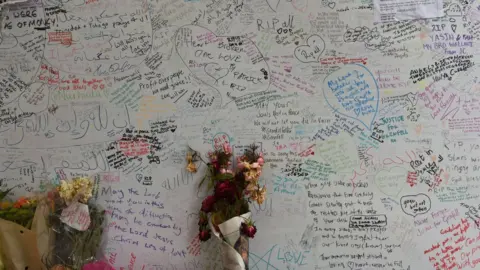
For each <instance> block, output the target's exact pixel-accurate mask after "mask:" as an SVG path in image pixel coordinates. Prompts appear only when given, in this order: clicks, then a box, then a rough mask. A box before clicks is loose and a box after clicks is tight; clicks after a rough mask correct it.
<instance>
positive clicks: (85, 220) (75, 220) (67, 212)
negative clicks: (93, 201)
mask: <svg viewBox="0 0 480 270" xmlns="http://www.w3.org/2000/svg"><path fill="white" fill-rule="evenodd" d="M60 220H61V221H62V222H63V223H65V224H67V225H68V226H70V227H72V228H74V229H77V230H79V231H85V230H86V229H87V228H88V226H90V212H89V211H88V205H86V204H83V203H79V202H76V203H72V204H70V205H69V206H68V207H67V208H65V209H63V211H62V216H61V217H60Z"/></svg>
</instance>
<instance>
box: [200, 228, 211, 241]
mask: <svg viewBox="0 0 480 270" xmlns="http://www.w3.org/2000/svg"><path fill="white" fill-rule="evenodd" d="M210 236H211V235H210V230H203V231H200V232H199V233H198V239H200V241H207V240H208V239H210Z"/></svg>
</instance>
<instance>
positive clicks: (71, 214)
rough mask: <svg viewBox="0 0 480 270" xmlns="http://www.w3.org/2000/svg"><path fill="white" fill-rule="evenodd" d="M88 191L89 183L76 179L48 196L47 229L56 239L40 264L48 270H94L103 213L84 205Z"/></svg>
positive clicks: (90, 185)
mask: <svg viewBox="0 0 480 270" xmlns="http://www.w3.org/2000/svg"><path fill="white" fill-rule="evenodd" d="M92 190H93V182H92V181H91V179H90V178H84V177H80V178H74V179H73V181H71V182H66V181H64V180H62V181H61V184H60V186H59V187H57V188H56V189H55V190H54V191H53V192H52V193H51V194H50V199H51V202H52V204H53V205H54V211H53V212H52V213H51V215H50V216H49V225H50V226H51V228H52V230H53V231H54V232H55V234H56V237H55V243H54V246H53V249H52V252H51V254H50V256H49V258H48V259H45V260H44V264H45V265H46V266H47V267H48V269H55V270H59V269H63V270H81V269H95V267H94V266H93V265H96V264H97V262H95V260H96V254H97V251H98V249H99V246H100V242H101V238H102V233H103V221H104V211H102V210H100V209H99V208H98V207H97V206H96V205H94V204H92V203H88V202H89V199H90V198H91V197H92ZM105 269H110V268H105Z"/></svg>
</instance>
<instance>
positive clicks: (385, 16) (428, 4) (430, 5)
mask: <svg viewBox="0 0 480 270" xmlns="http://www.w3.org/2000/svg"><path fill="white" fill-rule="evenodd" d="M373 4H374V7H375V22H394V21H404V20H415V19H426V18H436V17H443V16H444V14H443V0H374V1H373Z"/></svg>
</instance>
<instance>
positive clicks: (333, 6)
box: [328, 2, 336, 9]
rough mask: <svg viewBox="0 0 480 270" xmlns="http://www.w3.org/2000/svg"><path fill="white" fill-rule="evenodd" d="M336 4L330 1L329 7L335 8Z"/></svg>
mask: <svg viewBox="0 0 480 270" xmlns="http://www.w3.org/2000/svg"><path fill="white" fill-rule="evenodd" d="M335 5H336V3H335V2H330V3H328V7H329V8H331V9H334V8H335Z"/></svg>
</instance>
